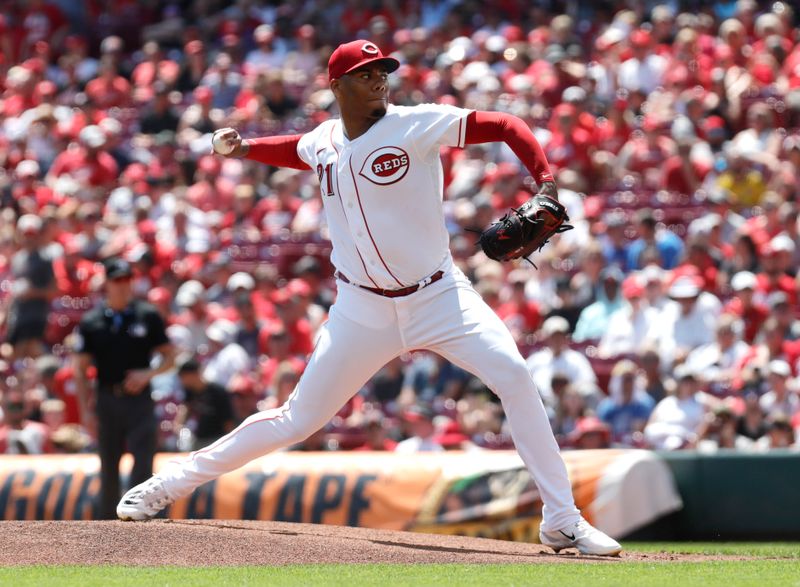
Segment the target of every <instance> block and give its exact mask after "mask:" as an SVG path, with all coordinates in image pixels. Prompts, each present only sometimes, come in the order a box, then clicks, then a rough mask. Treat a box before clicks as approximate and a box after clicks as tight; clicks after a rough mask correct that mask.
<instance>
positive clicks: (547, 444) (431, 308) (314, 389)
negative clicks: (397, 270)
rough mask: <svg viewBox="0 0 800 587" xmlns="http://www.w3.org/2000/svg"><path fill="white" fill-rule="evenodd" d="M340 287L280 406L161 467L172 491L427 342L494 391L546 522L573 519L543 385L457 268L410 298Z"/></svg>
mask: <svg viewBox="0 0 800 587" xmlns="http://www.w3.org/2000/svg"><path fill="white" fill-rule="evenodd" d="M338 288H339V293H338V297H337V300H336V303H335V304H334V305H333V307H332V308H331V311H330V316H329V320H328V322H327V323H326V324H325V325H324V326H323V327H322V331H321V333H320V334H319V338H318V342H317V345H316V348H315V349H314V353H313V354H312V355H311V358H310V360H309V363H308V366H307V367H306V369H305V372H304V373H303V376H302V378H301V380H300V382H299V383H298V384H297V387H296V388H295V390H294V392H293V393H292V394H291V395H290V396H289V399H288V400H287V402H286V403H285V404H284V405H283V406H282V407H281V408H278V409H274V410H266V411H263V412H259V413H258V414H254V415H252V416H250V417H249V418H247V419H246V420H245V421H244V422H242V424H241V425H239V427H237V428H236V429H235V430H233V431H232V432H231V433H229V434H227V435H226V436H223V437H222V438H220V439H219V440H217V441H216V442H214V443H213V444H211V445H210V446H208V447H206V448H204V449H201V450H198V451H196V452H193V453H191V454H190V455H188V456H187V457H186V458H185V459H181V460H179V461H173V462H172V463H171V464H169V465H167V467H165V468H164V470H162V471H160V472H159V473H158V476H159V477H160V478H162V479H163V481H164V487H165V489H166V491H167V493H168V494H169V495H170V497H173V498H175V499H178V498H181V497H184V496H186V495H188V494H189V493H191V492H192V490H194V488H195V487H198V486H199V485H201V484H203V483H205V482H206V481H209V480H211V479H215V478H216V477H218V476H220V475H222V474H224V473H227V472H229V471H233V470H234V469H237V468H239V467H241V466H242V465H244V464H246V463H247V462H249V461H251V460H253V459H255V458H257V457H260V456H262V455H264V454H266V453H269V452H271V451H274V450H276V449H279V448H282V447H285V446H288V445H290V444H294V443H296V442H300V441H301V440H303V439H305V438H306V437H308V436H309V435H311V434H312V433H313V432H315V431H317V430H319V429H320V428H321V427H322V426H324V425H325V424H326V423H327V422H328V421H329V420H330V419H331V418H332V417H333V416H334V415H335V414H336V412H337V411H338V410H339V409H340V408H341V407H342V406H343V405H344V404H345V403H346V402H347V400H348V399H350V397H351V396H353V395H354V394H355V393H356V392H357V391H358V390H359V389H360V388H361V387H362V386H363V385H364V384H365V383H366V382H367V380H368V379H369V378H370V377H371V376H372V375H373V374H374V373H375V372H376V371H377V370H378V369H379V368H380V367H382V366H383V365H384V364H386V363H387V362H388V361H390V360H391V359H393V358H394V357H396V356H398V355H399V354H401V353H403V352H406V351H409V350H413V349H429V350H431V351H434V352H436V353H438V354H440V355H442V356H443V357H444V358H446V359H448V360H450V361H451V362H453V363H454V364H456V365H458V366H460V367H462V368H464V369H466V370H468V371H470V372H471V373H473V374H474V375H476V376H477V377H479V378H480V379H482V380H483V382H484V383H485V384H486V385H487V386H488V387H489V388H490V389H491V390H492V391H493V392H494V393H496V394H497V395H498V396H499V398H500V400H501V401H502V405H503V409H504V410H505V413H506V416H507V418H508V420H509V423H510V425H511V431H512V435H513V438H514V443H515V445H516V447H517V450H518V451H519V454H520V456H521V457H522V460H523V461H524V462H525V465H526V466H527V468H528V470H529V471H530V473H531V475H532V476H533V478H534V480H535V481H536V484H537V486H538V487H539V491H540V492H541V495H542V501H543V502H544V512H543V521H542V529H543V530H545V531H555V530H558V529H560V528H564V527H566V526H568V525H569V524H572V523H575V522H576V521H578V519H579V517H580V513H579V512H578V510H577V508H576V507H575V502H574V500H573V497H572V490H571V485H570V482H569V479H568V478H567V471H566V467H565V466H564V461H563V460H562V459H561V455H560V454H559V450H558V445H557V444H556V441H555V438H554V437H553V434H552V431H551V429H550V423H549V422H548V419H547V416H546V414H545V410H544V407H543V405H542V401H541V399H540V397H539V393H538V392H537V390H536V386H535V385H534V383H533V380H532V378H531V375H530V373H529V372H528V370H527V368H526V366H525V361H524V360H523V358H522V356H521V355H520V354H519V351H518V349H517V346H516V344H515V342H514V339H513V338H512V336H511V333H510V332H509V331H508V329H507V328H506V326H505V325H504V324H503V322H502V321H501V320H500V319H499V318H498V317H497V315H496V314H495V313H494V311H493V310H492V309H491V308H489V306H487V305H486V303H485V302H484V301H483V300H482V299H481V297H480V295H478V293H477V292H476V291H475V290H474V289H473V288H472V285H471V284H470V283H469V280H468V279H467V278H466V277H465V276H464V274H463V273H462V272H461V271H459V270H458V269H451V270H449V271H447V273H446V274H445V276H444V277H443V278H442V279H440V280H439V281H437V282H436V283H433V284H431V285H429V286H427V287H425V288H423V289H421V290H419V291H417V292H415V293H413V294H411V295H409V296H405V297H399V298H386V297H383V296H379V295H377V294H374V293H372V292H368V291H366V290H363V289H361V288H359V287H357V286H354V285H350V284H346V283H343V282H341V281H339V282H338Z"/></svg>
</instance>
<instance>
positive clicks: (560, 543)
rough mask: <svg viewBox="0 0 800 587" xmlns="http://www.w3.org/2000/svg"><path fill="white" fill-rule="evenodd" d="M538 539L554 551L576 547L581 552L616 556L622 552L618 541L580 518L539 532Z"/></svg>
mask: <svg viewBox="0 0 800 587" xmlns="http://www.w3.org/2000/svg"><path fill="white" fill-rule="evenodd" d="M539 541H540V542H541V543H542V544H544V545H545V546H549V547H550V548H552V549H553V550H555V551H556V552H560V551H561V550H563V549H565V548H577V549H578V551H579V552H580V553H581V554H593V555H596V556H617V555H618V554H619V553H620V552H622V546H620V544H619V542H617V541H616V540H614V539H613V538H611V537H610V536H607V535H606V534H604V533H603V532H601V531H600V530H598V529H597V528H595V527H594V526H592V525H591V524H590V523H589V522H587V521H586V520H584V519H583V518H581V519H580V520H578V521H577V522H576V523H575V524H573V525H572V526H567V527H566V528H561V529H560V530H556V531H555V532H542V531H540V532H539Z"/></svg>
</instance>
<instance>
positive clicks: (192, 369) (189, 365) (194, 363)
mask: <svg viewBox="0 0 800 587" xmlns="http://www.w3.org/2000/svg"><path fill="white" fill-rule="evenodd" d="M199 371H200V362H199V361H198V360H197V358H196V357H193V356H189V357H187V358H185V359H184V360H182V361H181V362H180V363H179V364H178V375H183V374H184V373H198V372H199Z"/></svg>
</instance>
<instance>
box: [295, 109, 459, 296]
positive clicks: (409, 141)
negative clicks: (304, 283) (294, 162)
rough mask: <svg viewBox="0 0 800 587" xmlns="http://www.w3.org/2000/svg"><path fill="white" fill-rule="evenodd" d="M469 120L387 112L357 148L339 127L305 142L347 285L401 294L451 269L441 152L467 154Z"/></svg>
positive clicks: (442, 113)
mask: <svg viewBox="0 0 800 587" xmlns="http://www.w3.org/2000/svg"><path fill="white" fill-rule="evenodd" d="M470 112H471V111H470V110H465V109H463V108H456V107H454V106H444V105H438V104H424V105H420V106H413V107H407V106H395V105H390V106H389V108H388V110H387V113H386V115H385V116H384V117H383V118H381V119H380V120H379V121H378V122H376V123H375V124H374V125H373V126H372V127H371V128H370V129H369V130H368V131H367V132H366V133H364V134H363V135H361V136H360V137H358V138H357V139H355V140H352V141H351V140H349V139H348V138H347V137H346V136H345V134H344V128H343V126H342V121H341V120H340V119H334V120H328V121H326V122H323V123H322V124H321V125H319V126H318V127H317V128H315V129H314V130H313V131H311V132H309V133H308V134H306V135H304V136H303V137H302V138H301V139H300V142H299V144H298V145H297V153H298V155H299V157H300V158H301V159H302V160H303V161H305V162H306V163H307V164H308V165H309V166H310V167H311V168H312V169H315V170H316V172H317V176H318V177H319V180H320V189H321V191H322V200H323V202H324V206H325V210H326V213H327V216H328V225H329V229H330V236H331V242H332V243H333V253H332V256H331V261H332V262H333V264H334V266H335V267H336V268H337V269H338V270H339V271H341V272H342V273H343V274H344V275H345V276H346V277H347V278H348V279H349V280H350V281H352V282H354V283H357V284H360V285H367V286H370V287H380V288H384V289H398V288H402V287H407V286H409V285H414V284H415V283H418V282H419V281H421V280H423V279H425V278H426V277H428V276H430V275H431V274H433V273H435V272H436V271H437V270H438V269H440V268H441V267H443V266H444V265H445V264H446V261H447V260H448V259H449V255H450V250H449V237H448V234H447V229H446V228H445V223H444V213H443V211H442V188H443V172H442V164H441V160H440V158H439V147H440V146H443V145H447V146H451V147H463V146H464V137H465V134H466V126H467V121H466V117H467V115H468V114H469V113H470ZM411 227H413V230H412V229H411Z"/></svg>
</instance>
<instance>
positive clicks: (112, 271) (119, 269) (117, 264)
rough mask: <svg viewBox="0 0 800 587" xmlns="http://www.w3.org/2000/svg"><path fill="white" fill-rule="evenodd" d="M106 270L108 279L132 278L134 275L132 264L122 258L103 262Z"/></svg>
mask: <svg viewBox="0 0 800 587" xmlns="http://www.w3.org/2000/svg"><path fill="white" fill-rule="evenodd" d="M103 266H104V267H105V270H106V279H118V278H120V277H130V276H131V275H133V269H131V264H130V263H128V262H127V261H126V260H125V259H121V258H120V257H112V258H111V259H106V260H105V261H103Z"/></svg>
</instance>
